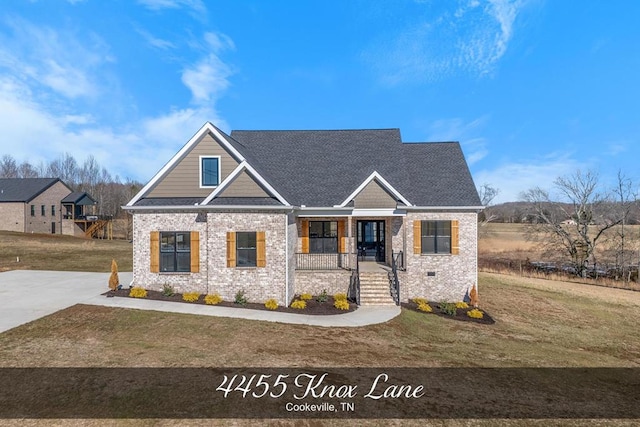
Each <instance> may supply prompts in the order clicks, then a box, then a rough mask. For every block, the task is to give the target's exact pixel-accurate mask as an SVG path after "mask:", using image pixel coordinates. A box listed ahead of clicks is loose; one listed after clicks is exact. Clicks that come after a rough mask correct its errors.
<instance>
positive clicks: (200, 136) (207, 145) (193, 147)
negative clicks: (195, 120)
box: [127, 122, 244, 206]
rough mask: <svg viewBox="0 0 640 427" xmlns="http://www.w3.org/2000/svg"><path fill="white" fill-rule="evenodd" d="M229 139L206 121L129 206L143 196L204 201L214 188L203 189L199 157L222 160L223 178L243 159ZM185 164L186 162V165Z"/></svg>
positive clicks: (221, 171)
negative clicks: (199, 199) (217, 157)
mask: <svg viewBox="0 0 640 427" xmlns="http://www.w3.org/2000/svg"><path fill="white" fill-rule="evenodd" d="M227 138H228V137H227V136H226V135H225V134H224V133H223V132H222V131H221V130H220V129H218V128H217V127H215V126H214V125H213V124H211V123H210V122H207V123H205V124H204V126H202V127H201V128H200V130H198V132H196V134H195V135H193V137H191V139H190V140H189V141H188V142H187V143H186V144H185V145H184V146H183V147H182V148H181V149H180V151H178V152H177V153H176V154H175V155H174V156H173V157H172V158H171V160H169V161H168V162H167V163H166V164H165V165H164V166H163V167H162V168H161V169H160V170H159V171H158V173H156V174H155V175H154V177H153V178H151V180H150V181H149V182H148V183H147V185H145V186H144V187H143V188H142V190H140V191H139V192H138V194H136V195H135V196H134V198H133V199H131V201H129V203H128V204H127V206H133V205H134V204H135V203H136V202H138V201H139V200H140V199H141V198H143V197H151V198H160V197H165V198H178V197H192V198H193V197H195V198H198V197H200V198H201V199H202V198H205V197H206V196H207V195H208V194H209V193H210V192H211V188H200V183H199V180H200V175H199V173H200V165H199V162H200V157H201V156H212V157H216V156H219V157H220V165H219V167H220V175H221V176H220V179H221V180H223V179H224V178H225V177H226V176H228V175H229V174H230V173H231V172H232V171H233V170H234V169H235V168H236V167H237V165H238V164H239V163H240V162H242V161H244V156H243V155H242V154H240V152H239V151H238V150H237V149H236V147H234V145H233V144H231V143H230V142H229V140H228V139H227ZM183 162H184V163H183Z"/></svg>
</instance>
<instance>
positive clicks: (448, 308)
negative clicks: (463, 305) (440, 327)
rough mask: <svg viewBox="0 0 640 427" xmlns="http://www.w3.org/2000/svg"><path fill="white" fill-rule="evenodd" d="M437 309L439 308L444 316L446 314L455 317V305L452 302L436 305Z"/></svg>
mask: <svg viewBox="0 0 640 427" xmlns="http://www.w3.org/2000/svg"><path fill="white" fill-rule="evenodd" d="M438 307H440V310H442V312H443V313H444V314H447V315H449V316H455V315H456V311H457V308H456V304H455V303H453V302H441V303H440V304H438Z"/></svg>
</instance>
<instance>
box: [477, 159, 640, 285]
mask: <svg viewBox="0 0 640 427" xmlns="http://www.w3.org/2000/svg"><path fill="white" fill-rule="evenodd" d="M480 190H481V191H480V193H481V194H482V193H483V192H484V193H485V194H486V193H487V189H486V188H483V187H481V189H480ZM497 193H498V192H497V190H495V189H493V192H492V191H489V194H490V195H491V194H492V195H493V196H495V195H496V194H497ZM520 199H521V202H520V203H517V204H507V205H510V206H509V207H506V208H505V206H503V207H502V209H496V208H497V207H495V208H494V207H490V208H489V209H487V212H485V213H484V218H485V221H487V220H494V221H497V220H499V219H500V218H501V217H502V218H503V219H504V215H505V213H507V212H509V211H511V212H513V217H515V219H516V221H512V222H522V223H529V224H531V225H530V226H529V227H527V229H526V230H527V233H528V237H529V238H530V239H531V240H534V241H537V242H539V243H540V244H541V245H542V246H543V247H544V248H545V249H547V250H549V251H551V252H554V253H556V254H561V255H563V256H564V258H565V259H566V261H567V263H568V264H569V265H571V267H572V269H573V271H574V273H575V274H577V275H579V276H583V277H585V276H586V274H587V270H589V269H596V268H597V266H598V265H604V264H608V265H612V266H613V268H611V269H610V271H607V274H609V275H612V276H614V277H615V278H619V279H622V280H625V281H627V280H629V279H630V278H631V275H632V273H634V274H635V275H636V276H637V274H638V267H640V236H638V231H637V230H635V229H631V228H629V227H628V226H629V225H632V224H638V223H640V222H639V221H638V219H639V213H640V198H639V193H638V186H637V184H636V183H634V182H633V180H632V179H630V178H629V177H627V176H626V175H625V174H624V173H622V172H618V174H617V176H616V179H615V181H614V183H613V185H609V186H607V185H605V184H604V183H603V182H602V180H601V179H600V177H599V175H598V174H597V173H595V172H593V171H586V172H583V171H580V170H578V171H575V172H574V173H572V174H569V175H566V176H560V177H558V178H556V179H555V181H554V182H553V188H552V189H545V188H540V187H534V188H531V189H529V190H526V191H523V192H522V193H521V194H520ZM490 201H491V200H489V202H490ZM513 217H512V218H513Z"/></svg>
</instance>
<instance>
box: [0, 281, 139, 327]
mask: <svg viewBox="0 0 640 427" xmlns="http://www.w3.org/2000/svg"><path fill="white" fill-rule="evenodd" d="M109 274H110V273H84V272H69V271H32V270H16V271H6V272H4V273H0V333H2V332H4V331H7V330H9V329H11V328H15V327H16V326H19V325H22V324H24V323H28V322H31V321H33V320H36V319H39V318H41V317H43V316H47V315H49V314H52V313H55V312H56V311H59V310H62V309H64V308H67V307H71V306H72V305H75V304H79V303H82V302H84V301H85V300H90V299H92V298H94V297H95V296H97V295H100V294H101V293H103V292H106V291H107V290H109V284H108V283H109ZM118 277H119V279H120V284H122V285H123V286H128V285H129V283H130V282H131V279H132V273H126V272H125V273H118Z"/></svg>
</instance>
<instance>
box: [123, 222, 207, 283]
mask: <svg viewBox="0 0 640 427" xmlns="http://www.w3.org/2000/svg"><path fill="white" fill-rule="evenodd" d="M197 216H198V214H197V213H195V212H194V213H137V212H136V213H135V214H134V215H133V285H134V286H140V287H142V288H145V289H152V290H155V291H161V290H162V287H163V285H165V284H167V285H171V286H173V288H174V290H175V291H176V292H193V291H197V292H200V293H203V294H206V293H213V290H212V289H211V288H210V286H209V283H208V280H207V267H208V265H207V244H206V243H207V225H208V223H206V222H196V218H197ZM152 231H198V232H200V272H199V273H152V272H151V246H150V235H151V232H152Z"/></svg>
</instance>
